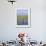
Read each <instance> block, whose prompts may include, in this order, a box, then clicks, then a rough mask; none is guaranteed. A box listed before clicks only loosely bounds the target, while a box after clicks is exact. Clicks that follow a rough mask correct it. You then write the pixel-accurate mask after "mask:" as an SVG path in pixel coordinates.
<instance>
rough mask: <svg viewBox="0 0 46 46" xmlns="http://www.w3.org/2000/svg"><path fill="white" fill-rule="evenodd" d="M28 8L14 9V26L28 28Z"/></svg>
mask: <svg viewBox="0 0 46 46" xmlns="http://www.w3.org/2000/svg"><path fill="white" fill-rule="evenodd" d="M30 16H31V15H30V8H17V9H16V20H17V21H16V26H17V27H30V21H31V20H30Z"/></svg>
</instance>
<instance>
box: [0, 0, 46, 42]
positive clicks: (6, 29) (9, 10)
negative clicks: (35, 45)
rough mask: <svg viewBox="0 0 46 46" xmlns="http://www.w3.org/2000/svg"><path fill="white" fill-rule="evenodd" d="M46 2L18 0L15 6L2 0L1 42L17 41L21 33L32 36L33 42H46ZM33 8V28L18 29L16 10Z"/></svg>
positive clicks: (0, 3) (0, 10)
mask: <svg viewBox="0 0 46 46" xmlns="http://www.w3.org/2000/svg"><path fill="white" fill-rule="evenodd" d="M45 5H46V4H45V0H17V1H16V3H14V4H13V5H12V4H11V3H10V2H8V1H7V0H0V40H15V39H16V37H17V35H18V33H19V32H25V33H28V34H29V35H31V36H30V37H31V38H32V39H33V40H37V41H40V40H46V13H45V12H46V9H45V8H46V6H45ZM16 8H31V28H16V27H15V26H16V25H15V23H16V18H15V16H16V15H15V9H16Z"/></svg>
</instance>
